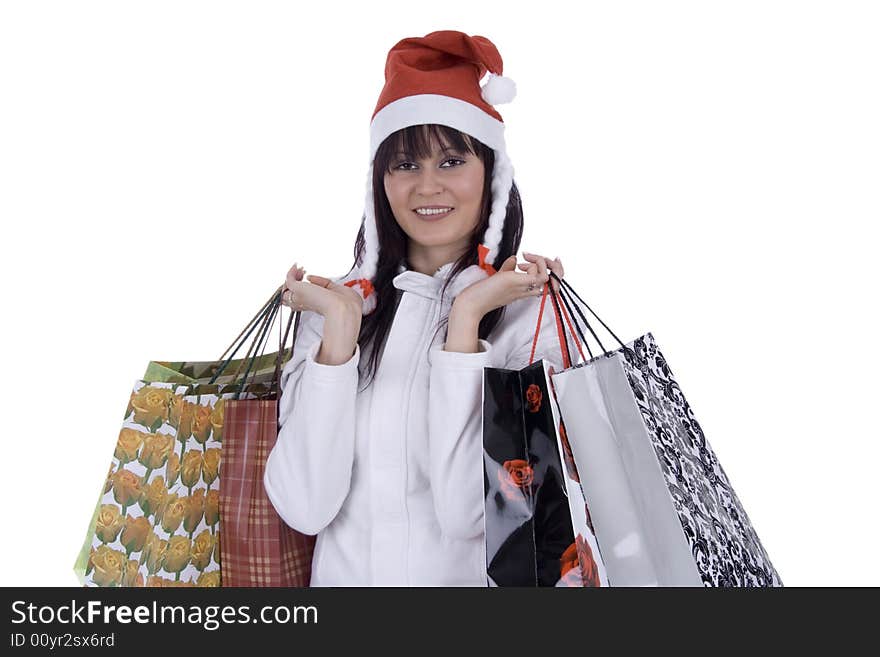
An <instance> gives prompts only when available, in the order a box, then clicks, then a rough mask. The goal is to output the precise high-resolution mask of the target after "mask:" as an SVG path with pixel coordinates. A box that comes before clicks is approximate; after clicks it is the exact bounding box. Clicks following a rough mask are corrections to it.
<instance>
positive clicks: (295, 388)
mask: <svg viewBox="0 0 880 657" xmlns="http://www.w3.org/2000/svg"><path fill="white" fill-rule="evenodd" d="M452 267H453V263H447V264H446V265H444V266H443V267H441V268H440V269H438V270H437V272H436V273H435V274H434V275H433V276H428V275H427V274H422V273H420V272H417V271H412V270H407V269H406V268H405V267H403V266H402V265H401V266H400V267H399V269H398V272H399V273H398V274H397V276H395V278H394V279H393V284H394V287H395V288H397V289H398V290H401V291H402V294H401V297H400V302H399V305H398V307H397V312H396V314H395V317H394V321H393V324H392V326H391V329H390V331H389V334H388V338H387V342H386V344H385V348H384V351H383V354H382V360H381V363H380V365H379V368H378V370H377V372H376V378H375V379H374V380H373V381H372V382H371V383H370V385H369V386H368V387H367V388H366V389H365V390H363V391H360V392H359V391H358V366H359V364H360V357H361V353H360V347H356V349H355V353H354V355H353V356H352V357H351V359H350V360H349V361H348V362H346V363H342V364H340V365H323V364H320V363H317V362H316V361H315V358H316V356H317V354H318V350H319V349H320V346H321V345H320V343H321V335H322V332H323V322H324V318H323V317H322V316H321V315H319V314H317V313H313V312H308V311H306V312H303V314H302V318H301V323H300V328H299V335H298V337H297V341H296V349H295V350H294V354H293V356H292V358H291V359H290V360H289V361H288V362H287V363H286V364H285V367H284V369H283V371H282V375H281V389H282V394H281V402H280V408H279V421H280V424H281V428H280V432H279V435H278V439H277V442H276V444H275V447H274V449H273V450H272V452H271V453H270V454H269V458H268V461H267V463H266V471H265V477H264V483H265V487H266V492H267V494H268V496H269V499H270V500H271V502H272V504H273V505H274V507H275V509H276V510H277V511H278V514H279V515H280V516H281V518H282V519H283V520H284V521H285V522H286V523H287V524H288V525H290V526H291V527H293V528H294V529H296V530H298V531H300V532H302V533H304V534H310V535H314V534H317V536H318V538H317V542H316V545H315V553H314V557H313V560H312V578H311V586H486V585H487V579H486V548H485V536H484V519H483V505H484V494H483V445H482V389H483V388H482V387H483V368H484V367H504V368H508V369H520V368H522V367H525V366H526V365H527V364H528V362H529V354H530V352H531V349H532V341H533V339H534V334H535V328H536V324H537V321H538V311H539V307H540V303H541V298H540V297H537V296H536V297H530V298H526V299H520V300H518V301H515V302H513V303H511V304H508V305H507V306H506V307H505V311H504V315H503V316H502V319H501V322H499V324H498V325H497V326H496V327H495V329H494V330H493V332H492V334H491V335H490V336H489V339H488V340H480V341H479V345H480V351H479V352H477V353H461V352H450V351H444V350H443V345H444V343H445V329H441V330H440V331H436V328H437V325H438V322H439V321H440V320H441V319H442V318H444V317H446V315H447V314H448V312H449V309H450V308H451V304H452V301H453V300H454V298H455V296H456V295H457V294H458V292H460V291H461V290H462V289H464V288H465V287H467V285H469V284H471V283H472V282H474V280H476V279H478V278H479V277H480V276H479V274H482V275H483V276H485V274H484V273H482V270H480V269H479V267H477V265H472V266H471V267H469V268H468V269H466V270H464V271H463V272H461V274H459V276H457V277H456V278H455V279H454V280H453V281H452V282H451V283H450V285H449V287H447V289H446V292H445V293H444V298H443V301H442V304H441V300H440V291H441V289H442V287H443V283H444V282H445V280H446V277H447V276H448V274H449V272H450V271H451V269H452ZM474 270H478V271H474ZM351 277H352V276H347V277H346V278H345V280H348V279H349V278H351ZM355 277H356V275H355ZM435 333H436V337H434V336H435ZM432 338H433V340H432ZM569 345H570V346H569V349H570V350H571V354H572V357H573V358H574V357H575V353H576V352H575V351H574V344H573V342H572V341H571V340H569ZM540 358H544V359H545V360H547V361H548V363H550V364H551V365H552V366H553V367H554V369H555V370H557V371H559V370H561V369H562V366H561V363H562V357H561V350H560V345H559V338H558V336H557V330H556V319H555V316H554V312H553V304H552V302H551V300H550V299H549V298H548V299H547V301H546V304H545V307H544V314H543V318H542V326H541V333H540V336H539V340H538V344H537V347H536V349H535V357H534V360H535V361H537V360H538V359H540ZM365 360H366V359H365ZM362 366H363V365H362Z"/></svg>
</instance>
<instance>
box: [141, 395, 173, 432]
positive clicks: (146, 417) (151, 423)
mask: <svg viewBox="0 0 880 657" xmlns="http://www.w3.org/2000/svg"><path fill="white" fill-rule="evenodd" d="M170 397H171V391H170V390H168V389H167V388H154V387H152V386H144V387H143V388H141V389H140V390H138V391H137V392H136V393H135V395H134V398H133V399H132V400H131V405H132V407H133V408H134V421H135V422H137V423H138V424H142V425H144V426H145V427H148V428H149V429H154V428H155V429H158V428H159V427H160V426H161V425H162V422H165V421H166V420H167V419H168V400H169V398H170Z"/></svg>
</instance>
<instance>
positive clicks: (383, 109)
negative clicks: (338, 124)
mask: <svg viewBox="0 0 880 657" xmlns="http://www.w3.org/2000/svg"><path fill="white" fill-rule="evenodd" d="M487 72H488V73H489V79H488V80H487V81H486V83H485V84H484V85H483V86H480V81H481V80H482V78H483V76H484V75H485V74H486V73H487ZM502 73H503V62H502V60H501V55H500V54H499V53H498V49H497V48H496V47H495V44H493V43H492V42H491V41H489V39H487V38H486V37H483V36H468V35H467V34H465V33H463V32H458V31H455V30H441V31H439V32H431V33H430V34H426V35H425V36H423V37H411V38H407V39H402V40H401V41H399V42H398V43H397V44H396V45H395V46H394V47H393V48H391V50H390V51H388V58H387V60H386V62H385V86H384V88H383V89H382V93H381V94H380V95H379V101H378V102H377V103H376V109H375V110H374V111H373V118H372V121H371V123H370V160H369V167H368V171H367V194H366V202H365V210H364V215H365V224H364V252H363V259H362V261H361V263H360V266H359V267H358V270H357V273H356V274H355V275H354V277H353V278H351V279H350V280H348V281H347V282H345V285H348V286H349V287H353V288H354V289H356V290H358V291H359V292H360V294H361V296H363V298H364V314H365V315H366V314H369V313H370V312H372V311H373V309H375V307H376V296H377V295H376V292H375V290H374V289H373V278H374V277H375V275H376V268H377V266H378V264H379V238H378V232H377V229H376V214H375V203H374V199H373V159H374V158H375V156H376V151H377V150H378V149H379V146H380V144H381V143H382V142H383V141H384V140H385V138H387V137H388V136H389V135H391V134H392V133H394V132H396V131H397V130H400V129H402V128H406V127H409V126H412V125H421V124H427V123H438V124H441V125H445V126H449V127H452V128H456V129H457V130H460V131H461V132H464V133H466V134H468V135H470V136H471V137H474V138H475V139H478V140H479V141H481V142H483V143H484V144H486V145H487V146H488V147H490V148H491V149H492V150H493V151H494V153H495V167H494V170H493V173H492V185H491V190H492V203H491V209H490V212H489V225H488V226H487V227H486V232H485V234H484V236H483V242H482V244H480V245H479V247H478V253H479V268H480V269H482V270H483V271H484V272H485V275H487V276H488V275H492V274H494V273H495V268H494V267H493V266H492V263H493V262H494V261H495V258H496V257H497V255H498V245H499V244H500V242H501V235H502V230H503V228H504V219H505V217H506V216H507V202H508V199H509V197H510V189H511V186H512V185H513V166H512V165H511V163H510V159H509V158H508V157H507V149H506V147H505V144H504V122H503V121H502V119H501V115H500V114H499V113H498V111H497V110H496V109H495V108H494V107H493V106H494V105H499V104H502V103H509V102H510V101H512V100H513V98H514V97H515V96H516V85H515V84H514V82H513V80H511V79H510V78H506V77H503V76H502Z"/></svg>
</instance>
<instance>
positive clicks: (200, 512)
mask: <svg viewBox="0 0 880 657" xmlns="http://www.w3.org/2000/svg"><path fill="white" fill-rule="evenodd" d="M183 499H184V500H185V502H186V511H185V512H184V514H183V528H184V529H185V530H186V531H187V532H188V533H189V535H190V536H192V533H193V532H194V531H195V530H196V527H198V526H199V523H200V522H201V521H202V516H204V515H205V489H204V488H199V489H196V490H194V491H193V493H192V495H190V496H189V497H185V498H183Z"/></svg>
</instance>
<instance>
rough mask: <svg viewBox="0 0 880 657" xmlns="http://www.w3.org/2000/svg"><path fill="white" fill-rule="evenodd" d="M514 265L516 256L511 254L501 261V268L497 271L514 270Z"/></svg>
mask: <svg viewBox="0 0 880 657" xmlns="http://www.w3.org/2000/svg"><path fill="white" fill-rule="evenodd" d="M515 265H516V256H515V255H512V256H510V257H509V258H507V259H506V260H505V261H504V262H503V263H501V269H499V270H498V271H514V266H515Z"/></svg>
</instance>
